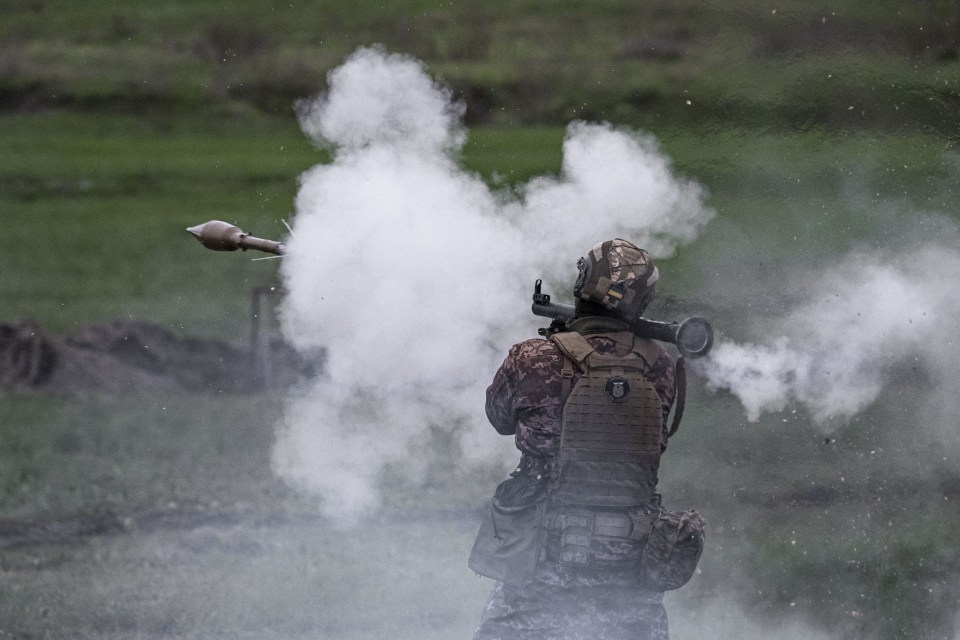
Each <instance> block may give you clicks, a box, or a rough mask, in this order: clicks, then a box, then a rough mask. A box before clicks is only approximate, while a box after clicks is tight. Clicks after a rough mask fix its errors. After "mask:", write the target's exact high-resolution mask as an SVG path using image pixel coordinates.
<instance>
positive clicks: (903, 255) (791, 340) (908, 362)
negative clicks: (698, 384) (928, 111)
mask: <svg viewBox="0 0 960 640" xmlns="http://www.w3.org/2000/svg"><path fill="white" fill-rule="evenodd" d="M935 226H936V228H937V230H938V231H937V233H936V237H937V238H938V240H936V241H932V240H929V239H927V240H914V241H908V240H904V239H901V243H900V249H899V250H898V251H894V250H891V249H884V250H874V251H869V252H858V253H855V254H852V255H850V256H848V257H846V258H845V259H844V260H843V261H842V262H841V263H839V264H837V265H835V266H833V267H830V268H824V269H822V270H817V271H816V272H815V273H812V274H810V276H812V278H811V280H810V281H809V282H807V283H806V285H805V287H804V289H805V290H806V291H807V292H809V296H808V297H809V302H807V303H805V304H802V305H800V306H798V307H796V308H795V309H793V310H791V311H789V312H788V313H786V314H785V315H784V317H782V318H779V319H776V320H774V321H772V322H769V323H767V325H766V326H764V327H762V328H761V330H762V332H763V333H764V334H765V335H768V336H775V338H773V339H771V340H769V341H767V342H766V343H763V344H737V343H733V342H727V343H723V344H720V345H718V346H717V347H716V349H715V350H714V352H713V354H711V356H710V358H709V359H708V362H707V363H706V365H705V369H704V370H705V373H706V375H707V376H708V377H709V381H710V384H711V385H712V386H713V387H714V388H715V389H728V390H730V391H731V392H732V393H734V394H735V395H736V396H737V397H738V398H739V399H740V401H741V402H742V404H743V405H744V407H745V409H746V411H747V416H748V418H749V419H750V420H756V419H758V417H759V416H760V414H761V413H762V412H765V411H780V410H783V409H784V408H785V407H786V406H787V405H788V404H790V403H798V404H799V405H801V406H802V407H804V408H805V409H806V411H807V412H809V414H810V415H811V416H812V417H813V418H814V419H815V420H816V421H817V422H820V423H822V424H824V425H828V426H829V425H836V424H838V423H842V422H844V421H846V420H847V419H849V418H850V417H851V416H853V415H855V414H856V413H858V412H860V411H861V410H863V409H864V408H865V407H867V406H869V405H871V404H872V403H874V402H875V401H877V399H878V398H879V397H881V395H882V394H883V393H884V391H885V389H889V388H890V386H891V385H899V386H906V387H910V388H911V389H912V390H916V389H917V388H921V389H923V388H925V387H926V390H925V391H924V393H925V394H927V395H928V397H927V398H926V401H927V402H926V408H927V410H928V411H929V412H932V413H931V416H934V415H937V416H939V418H940V419H938V420H931V421H930V422H931V424H944V420H943V418H946V417H947V416H951V415H953V416H955V415H956V409H957V406H956V401H955V400H954V394H952V392H951V391H947V390H952V389H953V388H956V384H957V383H958V382H960V375H958V373H957V369H956V367H955V365H954V364H953V363H954V362H955V360H954V356H955V354H956V344H957V342H958V340H957V339H956V338H955V337H954V336H955V335H956V332H955V321H956V319H957V318H958V317H960V300H958V298H957V296H956V282H958V279H960V252H958V251H957V249H956V247H957V246H958V245H957V243H956V241H957V239H958V238H960V234H958V232H957V229H956V228H955V225H953V224H952V223H947V222H937V223H936V224H935ZM929 380H934V381H936V384H933V385H931V384H929V382H928V381H929ZM953 437H954V439H955V435H954V436H953Z"/></svg>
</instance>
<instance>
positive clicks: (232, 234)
mask: <svg viewBox="0 0 960 640" xmlns="http://www.w3.org/2000/svg"><path fill="white" fill-rule="evenodd" d="M187 231H188V232H190V234H191V235H193V237H195V238H196V239H197V240H199V241H200V244H202V245H203V246H205V247H206V248H207V249H212V250H213V251H236V250H237V249H242V250H243V251H246V250H247V249H255V250H257V251H264V252H266V253H272V254H274V255H278V256H282V255H283V254H284V253H285V251H286V246H285V245H284V244H283V243H282V242H277V241H275V240H265V239H263V238H257V237H254V236H251V235H250V234H249V233H247V232H245V231H243V230H242V229H241V228H240V227H238V226H236V225H232V224H230V223H229V222H223V221H222V220H211V221H210V222H204V223H203V224H198V225H197V226H195V227H187Z"/></svg>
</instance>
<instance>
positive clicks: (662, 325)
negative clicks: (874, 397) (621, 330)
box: [531, 280, 713, 358]
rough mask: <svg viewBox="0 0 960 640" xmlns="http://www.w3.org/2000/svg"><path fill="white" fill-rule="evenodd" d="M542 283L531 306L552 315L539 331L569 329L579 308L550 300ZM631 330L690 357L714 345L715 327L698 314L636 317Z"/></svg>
mask: <svg viewBox="0 0 960 640" xmlns="http://www.w3.org/2000/svg"><path fill="white" fill-rule="evenodd" d="M540 286H541V282H540V280H537V282H536V284H535V285H534V291H533V307H532V308H531V310H532V311H533V313H534V315H537V316H541V317H544V318H552V319H553V322H552V323H551V325H550V326H549V327H544V328H543V329H540V334H541V335H550V334H551V333H556V332H558V331H564V330H566V325H567V322H569V321H570V320H572V319H573V317H574V316H575V315H576V308H575V307H574V306H573V305H570V304H560V303H556V302H550V296H549V295H547V294H545V293H541V292H540ZM630 330H631V331H633V332H634V333H635V334H637V335H638V336H640V337H641V338H649V339H651V340H659V341H661V342H669V343H671V344H675V345H677V349H678V350H679V351H680V353H681V354H683V355H685V356H686V357H688V358H702V357H703V356H705V355H707V354H708V353H709V352H710V348H711V347H713V327H712V326H711V325H710V323H709V322H707V320H706V319H705V318H701V317H699V316H693V317H691V318H687V319H686V320H684V321H683V322H670V323H667V322H657V321H656V320H648V319H647V318H636V319H634V320H633V321H632V322H631V323H630Z"/></svg>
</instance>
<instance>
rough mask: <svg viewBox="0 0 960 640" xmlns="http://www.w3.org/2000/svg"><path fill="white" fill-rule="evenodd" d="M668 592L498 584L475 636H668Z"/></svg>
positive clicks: (524, 639)
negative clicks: (665, 597)
mask: <svg viewBox="0 0 960 640" xmlns="http://www.w3.org/2000/svg"><path fill="white" fill-rule="evenodd" d="M669 635H670V634H669V627H668V624H667V613H666V610H665V609H664V608H663V594H662V593H658V592H652V591H643V590H640V589H636V588H629V587H616V586H589V587H576V586H570V587H556V586H554V585H550V584H545V583H542V582H536V581H535V582H532V583H530V584H526V585H522V586H516V585H509V584H504V583H502V582H498V583H496V585H495V586H494V588H493V593H492V594H491V595H490V600H489V601H488V603H487V606H486V608H485V609H484V611H483V616H482V617H481V619H480V626H479V627H478V628H477V631H476V633H475V634H474V636H473V640H628V639H629V640H668V638H669Z"/></svg>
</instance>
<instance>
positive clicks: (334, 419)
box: [274, 48, 713, 522]
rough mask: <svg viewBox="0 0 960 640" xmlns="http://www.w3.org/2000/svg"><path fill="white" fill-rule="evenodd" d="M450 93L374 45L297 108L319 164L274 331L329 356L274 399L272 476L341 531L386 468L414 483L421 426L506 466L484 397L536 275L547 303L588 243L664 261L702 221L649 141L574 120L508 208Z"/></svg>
mask: <svg viewBox="0 0 960 640" xmlns="http://www.w3.org/2000/svg"><path fill="white" fill-rule="evenodd" d="M450 98H451V96H450V92H449V91H448V90H447V89H446V88H444V87H443V86H441V85H439V84H437V83H435V82H434V81H432V80H431V79H430V78H429V77H428V76H427V74H426V73H425V71H424V69H423V66H422V64H421V63H419V62H418V61H416V60H414V59H411V58H409V57H405V56H399V55H390V54H387V53H385V52H384V51H382V50H381V49H378V48H372V49H361V50H359V51H357V52H356V53H354V54H353V55H352V56H351V57H350V58H349V59H348V60H347V61H346V62H345V63H344V64H343V65H342V66H341V67H339V68H338V69H336V70H334V71H333V72H331V74H330V76H329V90H328V92H327V93H326V94H325V95H324V96H322V97H320V98H319V99H317V100H316V101H314V102H313V103H311V104H309V105H306V106H303V107H302V109H301V122H302V127H303V129H304V131H305V132H306V133H308V134H309V135H311V136H312V137H314V138H315V139H317V140H318V142H320V143H321V144H325V145H327V146H329V147H330V148H331V149H332V150H333V161H332V162H331V163H330V164H326V165H319V166H316V167H314V168H313V169H311V170H310V171H308V172H307V173H305V174H304V175H303V176H302V178H301V188H300V192H299V194H298V196H297V201H296V216H295V219H294V227H293V231H294V234H293V237H292V238H291V239H290V241H289V243H288V247H289V255H288V256H287V257H286V258H285V259H284V263H283V266H282V275H283V278H284V281H285V285H286V289H287V291H288V296H287V298H286V300H285V302H284V306H283V309H282V321H283V329H284V333H285V335H286V337H287V339H288V340H289V341H290V342H291V343H292V344H293V345H294V346H295V347H297V348H298V349H301V350H303V351H304V352H310V351H311V350H313V349H316V348H318V347H325V348H326V349H327V353H328V358H327V361H326V363H325V366H324V374H323V376H322V377H320V378H318V379H316V380H314V381H313V382H312V383H311V384H310V385H309V388H307V389H306V390H305V391H303V392H302V393H298V394H296V395H294V396H293V397H292V398H291V400H290V402H289V403H288V405H289V406H288V408H287V411H286V413H285V415H284V417H283V420H282V424H281V428H280V432H279V435H278V439H277V443H276V447H275V450H274V467H275V469H276V471H277V472H278V473H279V474H280V475H281V476H282V477H284V478H286V479H287V480H288V481H289V482H291V483H292V484H294V485H296V486H299V487H302V488H305V489H308V490H310V491H313V492H316V493H318V494H319V495H321V496H322V497H323V504H324V509H325V511H326V513H327V514H329V515H331V516H332V517H335V518H337V519H339V520H340V521H341V522H350V521H352V520H355V519H356V518H357V517H359V516H361V515H362V514H364V513H365V512H369V511H370V510H372V509H375V508H376V507H377V505H378V501H379V491H378V487H377V482H378V478H379V475H380V473H381V471H382V469H383V467H384V466H385V465H387V464H389V463H391V462H394V461H398V460H401V459H402V460H405V461H408V462H405V464H404V468H405V469H407V470H408V471H409V473H411V474H413V477H416V474H417V473H418V472H419V471H422V469H418V467H417V464H418V462H419V464H421V465H422V464H424V463H425V462H424V456H422V455H420V454H419V453H418V445H420V444H422V442H423V441H424V440H425V439H426V437H427V435H428V434H429V432H430V429H433V428H441V429H447V430H455V431H456V432H457V433H458V434H459V435H461V436H462V440H461V448H462V455H463V456H464V458H469V459H484V460H488V461H489V460H491V459H495V460H496V459H504V455H503V454H504V452H505V450H507V449H508V448H510V447H512V443H510V442H507V440H508V439H506V438H498V437H497V436H495V434H494V432H493V431H492V429H490V428H489V426H488V425H486V424H485V417H484V413H483V401H484V389H485V387H486V385H487V384H489V381H490V379H491V377H492V375H493V373H494V371H495V370H496V367H497V366H498V365H499V363H500V361H501V360H502V358H503V356H504V355H505V353H506V349H507V347H508V346H509V345H510V344H512V343H513V342H515V341H518V340H520V339H523V338H526V337H530V336H531V335H535V332H534V328H535V327H536V326H538V324H543V322H539V323H538V321H537V320H536V319H534V318H532V317H531V316H530V315H529V302H530V300H529V295H530V292H531V291H530V288H531V285H532V284H533V281H534V279H535V278H537V277H543V278H544V279H545V281H546V282H548V283H549V281H550V278H553V279H554V281H555V283H556V285H555V286H554V289H553V291H555V292H557V293H561V292H562V291H564V290H568V289H569V287H570V285H571V283H572V280H573V277H574V275H575V266H574V265H575V264H576V260H577V258H579V257H580V256H581V255H583V254H584V253H585V252H586V251H587V250H588V249H589V248H590V247H591V246H592V245H593V244H595V243H596V242H599V241H602V240H605V239H609V238H612V237H617V236H619V237H625V238H627V239H629V240H631V241H633V242H635V243H637V244H639V245H641V246H646V247H648V248H649V249H650V250H651V253H652V254H653V255H654V256H655V257H658V256H665V255H668V254H669V253H670V252H672V251H673V250H674V248H675V247H676V246H677V245H679V244H682V243H686V242H690V241H691V240H693V239H694V238H695V237H696V235H697V233H698V231H699V229H701V228H702V227H703V225H705V224H706V222H707V221H708V220H709V219H710V218H711V217H712V215H713V212H712V211H711V210H710V209H708V208H706V207H705V206H704V204H703V199H704V197H705V194H704V192H703V190H702V189H701V188H700V187H699V186H698V185H697V184H695V183H692V182H686V181H683V180H680V179H678V178H676V177H674V176H673V174H672V173H671V171H670V166H669V163H668V161H667V160H666V159H665V158H664V157H663V156H662V155H661V154H660V153H659V152H658V150H657V148H656V145H655V143H654V141H653V140H652V139H651V138H649V137H646V136H641V135H638V134H636V133H632V132H627V131H621V130H617V129H614V128H613V127H611V126H608V125H591V124H584V123H575V124H573V125H571V126H570V128H569V129H568V131H567V137H566V140H565V142H564V147H563V150H564V161H563V173H562V175H561V176H560V177H559V178H539V179H536V180H533V181H532V182H531V183H530V184H528V185H527V186H526V188H525V189H522V190H521V191H522V193H523V196H522V197H520V198H513V199H510V198H507V199H505V196H503V195H502V194H497V193H494V192H492V191H490V189H489V188H488V187H487V185H486V184H485V183H484V182H483V181H482V180H481V179H480V178H479V177H478V176H476V175H474V174H471V173H469V172H466V171H465V170H464V169H463V168H462V167H461V166H460V165H459V164H458V163H457V162H456V161H455V159H454V158H455V156H456V153H457V151H458V149H459V146H460V145H462V143H463V141H464V140H465V135H464V130H463V127H462V125H461V121H460V113H461V112H460V109H459V108H458V107H456V106H452V103H451V99H450ZM548 286H549V285H548Z"/></svg>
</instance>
